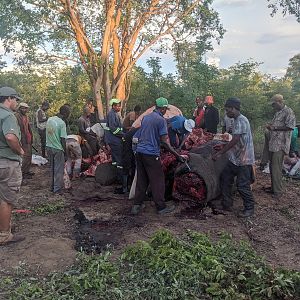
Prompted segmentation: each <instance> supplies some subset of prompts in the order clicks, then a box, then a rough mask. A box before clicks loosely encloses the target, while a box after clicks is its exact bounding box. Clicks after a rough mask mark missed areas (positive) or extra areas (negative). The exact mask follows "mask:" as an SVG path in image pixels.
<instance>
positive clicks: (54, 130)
mask: <svg viewBox="0 0 300 300" xmlns="http://www.w3.org/2000/svg"><path fill="white" fill-rule="evenodd" d="M69 115H70V107H69V106H67V105H63V106H62V107H61V108H60V109H59V113H58V114H57V115H56V116H54V117H50V118H49V119H48V121H47V125H46V146H47V152H48V156H49V159H50V165H51V177H52V184H51V189H52V191H53V192H54V193H61V192H62V191H63V187H64V167H65V156H66V138H67V128H66V123H65V121H66V120H67V119H68V118H69Z"/></svg>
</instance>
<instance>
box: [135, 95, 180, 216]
mask: <svg viewBox="0 0 300 300" xmlns="http://www.w3.org/2000/svg"><path fill="white" fill-rule="evenodd" d="M155 102H156V108H155V110H154V111H153V112H152V113H150V114H149V115H146V116H144V118H143V120H142V123H141V127H140V128H139V130H138V131H137V132H136V134H135V135H134V139H136V140H138V142H137V145H136V149H134V150H135V153H136V154H135V157H136V168H137V183H136V189H135V197H134V205H133V207H132V209H131V213H132V214H133V215H137V214H138V213H139V212H140V211H141V210H142V209H143V207H144V204H143V202H144V200H145V196H146V190H147V188H148V185H150V188H151V192H152V195H153V201H154V202H155V205H156V209H157V211H158V213H159V214H166V213H169V212H171V211H173V210H174V208H175V207H174V206H169V207H167V206H166V203H165V199H164V196H165V177H164V172H163V170H162V166H161V162H160V146H161V145H162V146H163V147H165V148H166V149H167V150H168V151H170V152H171V153H173V154H174V155H175V156H176V158H177V159H178V160H179V161H181V162H184V158H183V157H182V156H180V155H179V154H178V153H177V152H176V151H175V150H174V149H173V148H172V146H171V145H170V142H169V139H168V128H167V122H166V120H165V119H164V117H163V115H164V114H165V113H166V111H167V109H168V100H167V99H166V98H163V97H160V98H158V99H156V101H155Z"/></svg>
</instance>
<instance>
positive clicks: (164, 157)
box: [160, 150, 188, 174]
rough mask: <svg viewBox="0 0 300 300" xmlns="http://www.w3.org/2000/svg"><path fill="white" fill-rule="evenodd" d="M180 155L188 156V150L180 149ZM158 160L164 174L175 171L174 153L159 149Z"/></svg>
mask: <svg viewBox="0 0 300 300" xmlns="http://www.w3.org/2000/svg"><path fill="white" fill-rule="evenodd" d="M180 155H185V156H186V157H187V158H188V156H187V155H188V151H183V150H182V151H180ZM160 160H161V164H162V168H163V171H164V173H165V174H168V173H170V172H172V171H175V168H176V167H177V164H178V161H177V159H176V157H175V155H174V154H172V153H170V152H166V151H161V153H160Z"/></svg>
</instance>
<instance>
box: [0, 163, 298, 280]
mask: <svg viewBox="0 0 300 300" xmlns="http://www.w3.org/2000/svg"><path fill="white" fill-rule="evenodd" d="M33 171H34V172H36V174H35V176H34V177H33V179H31V180H26V181H25V182H24V185H23V186H22V190H21V199H20V201H19V204H18V207H17V208H16V209H30V210H32V212H31V213H14V221H13V222H14V227H15V228H14V231H15V232H16V233H18V234H20V235H23V236H25V237H26V239H25V240H24V241H22V242H20V243H18V244H15V245H10V246H5V247H1V248H0V276H3V275H7V274H10V275H14V274H18V273H19V272H21V271H22V270H27V272H28V273H29V274H32V275H34V276H39V275H41V276H44V275H46V274H48V273H50V272H54V271H63V270H65V269H66V268H67V267H68V266H70V265H72V264H73V263H74V262H75V259H76V254H77V253H78V251H82V250H83V251H86V252H87V253H89V252H91V251H96V252H100V251H103V250H104V249H106V248H107V246H108V245H109V247H110V248H113V249H114V251H115V252H116V253H118V252H119V251H121V250H122V249H123V248H124V247H125V246H126V245H128V244H131V243H134V242H135V241H137V240H141V239H142V240H145V239H148V238H149V237H150V236H151V235H152V234H153V233H154V232H155V231H156V230H158V229H161V228H165V229H169V230H170V231H172V232H173V233H175V234H182V233H183V234H184V233H185V232H186V230H187V229H191V230H196V231H199V232H203V233H209V234H210V236H211V237H212V238H213V239H215V238H217V237H218V236H220V234H221V233H222V232H228V233H230V234H232V236H233V237H234V238H235V239H243V240H248V241H250V243H251V244H252V245H253V247H254V248H255V249H256V251H257V252H258V253H259V254H260V255H262V256H264V257H265V258H266V260H267V261H268V262H269V263H270V264H271V265H273V266H274V267H283V268H287V269H295V270H300V221H299V220H300V206H299V201H300V181H295V180H285V185H286V193H285V195H284V196H283V197H282V198H281V199H280V201H278V202H276V201H274V200H273V199H272V198H271V195H269V194H267V193H265V192H264V190H263V188H264V187H267V186H269V185H270V179H269V175H267V174H263V173H261V172H260V171H257V181H256V183H255V185H254V186H253V191H254V195H255V199H256V203H257V204H256V212H255V216H254V217H251V218H249V219H248V220H244V219H239V218H238V217H237V213H238V211H239V210H240V209H241V208H242V201H241V199H240V197H239V196H238V195H237V196H236V197H235V211H234V212H233V213H227V214H225V215H223V214H217V215H216V214H213V213H212V211H211V209H210V208H205V209H204V211H199V210H197V211H191V210H188V211H186V210H183V209H182V207H180V206H178V207H177V209H176V211H175V212H174V213H173V214H171V215H169V216H159V215H158V214H157V213H156V211H155V207H154V204H153V203H152V202H150V201H149V202H147V203H146V208H145V209H144V211H143V213H141V214H140V215H139V216H136V217H133V216H131V215H130V208H131V205H132V202H131V201H130V200H128V199H127V198H126V197H125V196H120V195H114V194H113V189H114V187H113V186H108V187H103V186H99V185H98V184H96V183H95V182H94V179H93V178H86V179H80V180H78V181H74V182H73V190H72V192H71V193H66V194H64V195H62V196H59V195H53V194H52V193H51V192H50V191H49V187H50V182H49V173H48V168H47V167H33ZM62 200H63V201H65V207H64V208H63V209H62V210H60V211H54V212H52V213H49V214H47V215H43V214H42V215H38V214H36V213H35V212H34V210H35V209H36V208H38V207H41V206H42V205H44V204H45V203H48V204H55V203H57V202H59V201H62Z"/></svg>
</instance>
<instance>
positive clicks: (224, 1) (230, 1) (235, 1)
mask: <svg viewBox="0 0 300 300" xmlns="http://www.w3.org/2000/svg"><path fill="white" fill-rule="evenodd" d="M251 3H252V0H216V1H215V5H216V6H217V7H221V6H223V7H226V6H227V7H228V6H235V7H238V6H246V5H249V4H251Z"/></svg>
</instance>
